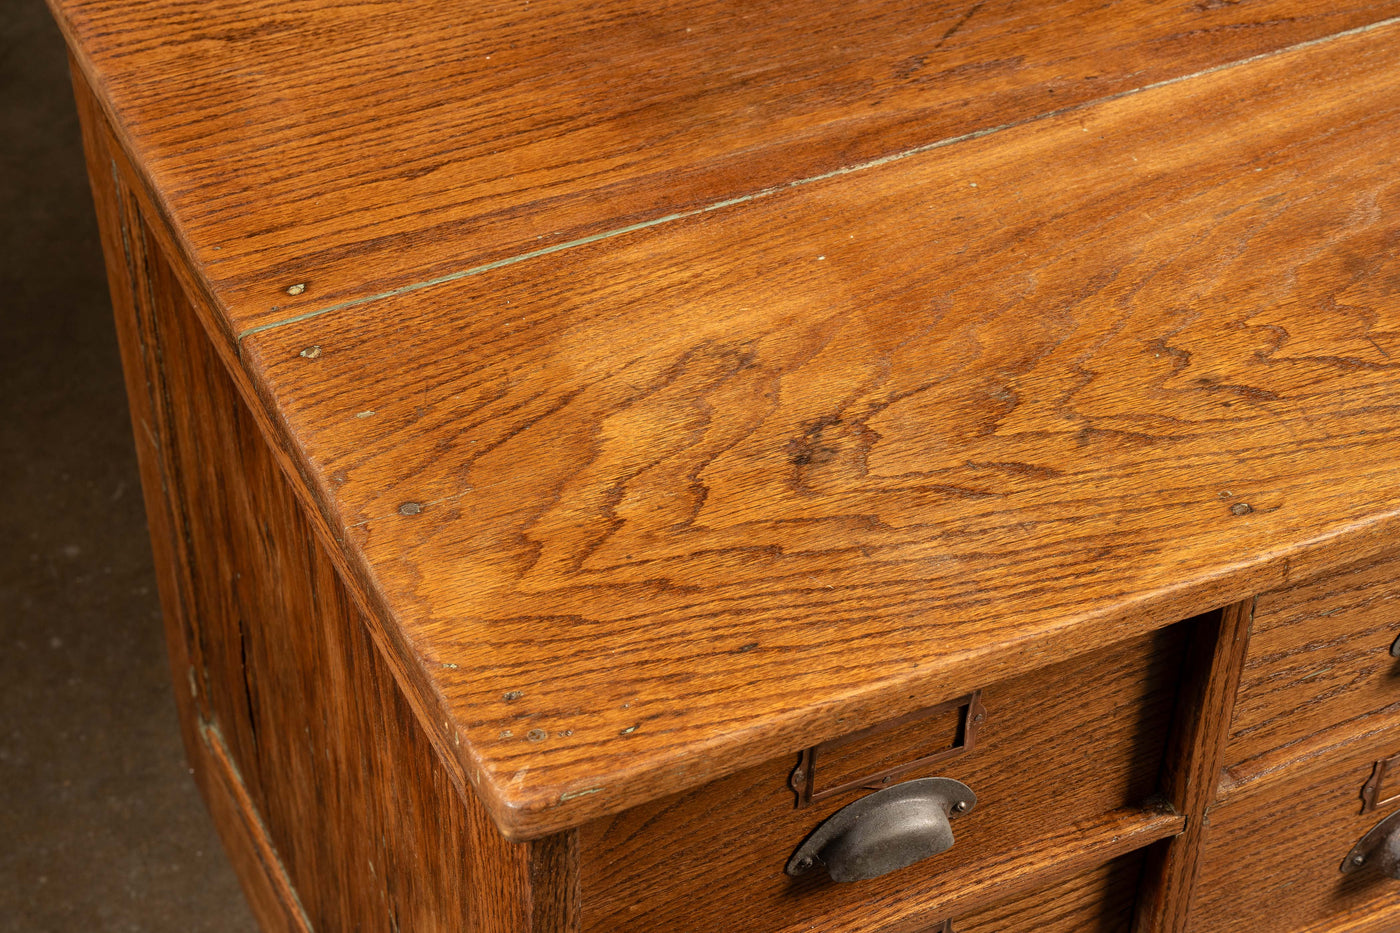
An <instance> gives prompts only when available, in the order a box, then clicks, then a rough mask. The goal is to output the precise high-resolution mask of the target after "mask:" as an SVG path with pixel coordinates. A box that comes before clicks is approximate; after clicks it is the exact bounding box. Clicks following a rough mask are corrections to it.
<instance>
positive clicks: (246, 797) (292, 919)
mask: <svg viewBox="0 0 1400 933" xmlns="http://www.w3.org/2000/svg"><path fill="white" fill-rule="evenodd" d="M199 737H200V739H201V741H202V746H203V748H202V751H203V757H204V759H205V761H206V763H207V765H208V768H209V771H210V773H211V774H212V775H213V778H214V780H213V781H211V782H210V784H209V785H208V788H207V790H206V794H219V795H222V796H223V797H225V798H226V801H225V802H226V803H227V804H228V805H229V806H230V807H231V808H232V809H233V811H234V812H235V813H236V815H237V817H238V820H239V824H240V828H241V829H242V830H243V833H244V835H245V836H246V839H247V841H248V843H249V844H250V847H251V849H252V851H251V852H247V853H238V854H239V855H240V856H241V857H239V858H236V859H235V860H236V861H237V862H238V863H239V864H240V865H242V866H244V869H245V870H243V871H240V872H239V873H238V874H239V880H240V881H241V882H242V884H243V886H244V888H245V889H246V888H247V887H249V886H250V885H253V884H261V885H263V886H265V888H266V889H268V890H270V891H271V892H272V893H273V895H274V896H275V897H276V901H277V903H278V905H279V906H280V907H281V908H282V910H281V912H280V914H279V915H278V916H277V917H263V916H259V917H258V922H259V923H261V924H263V925H264V926H268V927H270V928H273V929H284V928H285V929H289V930H294V931H296V933H312V926H311V918H309V917H308V916H307V915H306V908H304V907H303V906H302V903H301V898H299V897H297V892H296V888H295V887H293V886H292V880H291V878H290V877H289V876H288V875H287V869H286V866H284V865H283V864H282V859H281V858H280V857H279V856H278V855H277V849H276V848H275V847H274V846H273V844H272V837H271V836H270V835H269V834H268V831H267V827H266V826H265V825H264V824H263V821H262V817H261V816H260V815H259V814H258V809H257V806H256V805H255V804H254V803H253V798H252V796H251V795H250V794H249V793H248V788H247V785H245V784H244V782H243V776H242V775H241V774H239V773H238V766H237V765H235V764H234V763H233V758H232V756H231V755H230V754H229V751H228V746H227V745H225V744H224V739H223V736H222V735H221V734H220V733H219V728H218V727H217V726H215V725H214V724H213V723H210V722H207V721H204V720H201V721H200V723H199ZM214 803H215V802H214V801H210V805H211V809H215V807H214ZM221 828H223V827H221ZM221 838H222V839H223V840H224V842H225V845H227V844H228V843H229V842H230V839H231V837H230V834H229V833H228V832H224V833H222V834H221ZM248 856H252V858H249V857H248ZM249 866H251V867H253V868H255V869H256V873H255V874H254V875H252V876H251V877H250V875H249V872H248V871H247V868H248V867H249ZM249 902H250V903H252V904H258V903H260V902H265V901H261V899H259V898H253V897H250V898H249ZM274 923H275V926H273V924H274Z"/></svg>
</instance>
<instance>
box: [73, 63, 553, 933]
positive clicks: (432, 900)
mask: <svg viewBox="0 0 1400 933" xmlns="http://www.w3.org/2000/svg"><path fill="white" fill-rule="evenodd" d="M77 90H78V93H79V103H80V113H81V114H82V116H83V128H84V135H85V138H86V141H87V146H88V153H89V170H90V176H91V177H92V180H93V187H94V194H95V196H96V200H97V204H98V208H99V219H100V224H99V226H100V229H101V232H102V238H103V248H104V253H105V255H106V258H107V261H108V267H109V270H110V280H111V284H112V290H113V295H114V299H115V301H114V304H115V310H116V312H117V323H118V333H119V335H120V337H121V345H122V352H123V363H124V368H125V370H126V374H127V381H128V390H129V394H130V396H131V401H132V408H133V420H134V426H135V429H136V433H137V449H138V455H139V458H140V460H141V463H142V476H143V489H144V492H145V494H146V496H147V505H148V513H149V515H150V517H151V527H152V532H153V539H154V540H153V544H154V549H155V552H156V555H157V557H158V560H159V562H160V563H159V567H160V570H161V573H160V577H159V579H160V582H161V597H162V608H163V614H164V616H165V620H166V628H167V633H168V641H169V645H170V649H171V661H172V669H173V672H174V674H175V684H176V686H177V691H176V698H177V703H178V706H179V708H180V712H181V723H182V728H183V729H184V731H185V733H186V741H187V748H188V752H189V757H190V760H191V762H192V763H193V764H195V765H196V766H197V768H198V777H199V781H200V786H201V790H202V791H203V792H204V794H205V796H206V799H207V800H208V802H209V805H210V811H211V813H212V815H213V816H214V818H215V820H216V822H217V824H218V826H219V829H220V832H221V834H222V835H223V836H224V838H225V840H226V843H227V845H228V846H229V849H230V855H231V857H232V858H233V860H234V863H235V866H236V867H237V869H238V871H239V874H240V878H241V879H242V881H243V883H244V888H245V892H246V893H247V894H248V896H249V901H250V905H251V906H252V908H253V910H254V912H255V915H256V916H257V917H258V918H259V921H260V923H261V924H262V925H263V926H264V927H265V928H266V929H268V930H289V931H302V933H305V931H309V930H313V929H329V930H351V929H365V928H367V926H366V925H367V924H369V925H372V926H373V927H374V928H381V929H386V930H389V929H397V928H400V927H401V928H403V929H414V930H471V931H474V933H569V931H571V930H572V929H574V917H575V914H576V911H577V897H576V895H575V894H574V893H572V892H573V887H574V884H575V882H574V878H575V876H576V872H574V871H571V870H569V869H570V866H571V864H572V859H573V838H572V835H571V834H567V833H566V834H562V835H560V836H556V837H553V838H551V839H548V840H543V841H539V842H535V843H530V844H512V843H509V842H507V841H505V840H504V839H503V838H502V837H501V835H500V833H499V832H498V830H497V829H496V827H495V824H494V823H493V822H492V820H491V819H490V817H489V815H488V813H487V812H486V810H485V809H484V808H483V807H482V806H481V804H480V802H479V801H478V800H477V798H476V797H475V795H472V794H470V793H466V794H463V793H462V792H461V788H460V787H459V786H458V785H457V783H456V782H454V780H453V778H452V776H451V774H450V773H449V770H448V768H447V767H446V766H445V763H444V759H443V758H442V757H441V756H439V755H438V754H437V753H436V752H435V751H434V749H433V748H432V746H431V744H430V741H429V737H428V736H427V735H426V734H425V732H424V730H423V727H422V724H421V721H420V718H419V716H418V714H417V713H416V712H415V711H414V710H413V709H412V708H411V706H410V704H409V702H408V700H407V699H406V697H405V695H404V693H403V691H402V689H401V687H400V685H399V683H398V682H397V681H396V679H395V677H394V676H393V674H392V673H391V671H390V669H389V667H388V665H387V663H386V661H385V660H384V657H383V656H382V655H381V653H380V652H379V651H378V650H377V648H376V646H375V644H374V642H373V641H372V639H371V636H370V632H369V626H368V625H367V624H366V620H365V619H364V618H363V617H362V615H361V614H360V612H359V610H358V608H357V607H356V605H355V603H354V601H353V600H352V598H351V596H350V594H349V593H348V591H347V589H346V587H345V584H344V583H343V581H342V578H341V576H340V575H339V573H338V572H337V570H336V568H335V566H334V564H333V562H332V561H331V560H330V558H329V557H328V556H327V553H326V551H325V550H324V549H323V548H322V547H321V544H320V541H319V540H318V538H317V535H316V533H315V532H314V530H313V529H312V527H311V526H310V523H309V522H308V520H307V517H306V515H305V513H304V512H303V510H302V509H301V507H300V506H299V503H298V501H297V498H296V494H295V493H294V492H293V490H292V488H291V485H290V484H289V483H288V481H287V479H286V477H285V475H284V473H283V471H282V469H281V467H280V466H279V465H278V462H277V457H276V456H275V454H274V452H273V450H272V448H271V447H269V445H268V444H267V443H266V440H265V438H264V437H263V436H262V433H261V431H260V430H259V428H258V426H257V424H256V421H255V419H254V417H253V416H252V415H251V414H250V413H249V411H248V410H247V408H246V407H245V406H244V403H243V399H242V398H241V396H240V393H239V391H238V390H237V388H236V387H235V386H234V384H233V382H232V380H231V379H230V377H229V375H228V373H227V371H226V370H225V367H224V362H223V361H222V360H221V358H220V356H219V353H218V351H217V349H216V345H215V344H213V343H211V342H210V340H209V338H208V334H207V333H206V331H205V329H204V326H203V324H202V322H201V315H199V314H198V313H197V312H196V311H195V310H194V309H193V307H192V306H191V303H190V300H189V299H188V297H187V296H186V295H185V293H184V291H183V289H182V286H181V283H180V282H179V280H178V278H177V275H176V273H175V271H174V269H173V267H172V266H171V264H170V262H169V260H168V257H167V256H166V255H165V254H164V253H163V252H162V251H161V249H160V246H159V244H158V242H157V238H156V237H155V236H154V235H153V234H152V233H151V231H150V229H149V227H148V226H147V224H146V222H145V219H144V218H143V216H142V214H141V211H140V207H139V204H138V202H137V199H136V198H135V197H134V196H133V195H132V193H131V192H130V190H129V188H128V187H127V184H126V182H125V180H124V179H123V178H122V177H121V175H120V173H119V172H118V171H116V165H115V162H113V161H111V158H110V157H111V155H112V150H111V145H112V142H111V139H110V137H108V136H107V135H106V134H105V132H104V129H105V128H104V127H103V125H102V123H101V120H100V115H99V114H97V113H96V111H95V109H94V108H93V107H92V106H91V101H90V99H88V98H86V96H85V95H84V91H85V88H84V87H83V85H82V82H81V81H79V82H78V85H77ZM196 732H197V733H198V734H197V735H196V734H195V733H196ZM448 760H451V759H448Z"/></svg>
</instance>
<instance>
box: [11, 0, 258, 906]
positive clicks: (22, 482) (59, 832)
mask: <svg viewBox="0 0 1400 933" xmlns="http://www.w3.org/2000/svg"><path fill="white" fill-rule="evenodd" d="M0 328H3V329H2V330H0V400H3V401H0V931H7V933H8V931H24V933H29V931H45V933H49V931H69V930H75V931H77V930H81V931H93V933H98V931H108V930H149V931H181V933H185V931H219V933H223V931H249V930H253V929H254V925H253V921H252V919H251V916H250V915H249V913H248V909H247V907H246V905H245V904H244V901H243V898H242V895H241V893H240V892H239V889H238V883H237V881H236V880H235V878H234V877H233V874H232V871H231V870H230V868H229V867H228V863H227V860H226V859H225V858H224V855H223V853H222V851H221V850H220V849H219V844H218V839H217V838H216V837H215V835H214V830H213V825H212V823H211V822H210V820H209V817H208V815H207V814H206V813H205V811H204V807H203V804H202V802H201V801H200V799H199V795H198V793H197V791H196V790H195V787H194V784H193V782H192V781H191V780H190V777H189V773H188V771H187V769H186V767H185V763H184V753H183V750H182V748H181V746H180V738H179V734H178V732H177V727H176V722H175V707H174V703H173V701H172V699H171V695H170V687H169V677H168V673H167V667H166V661H165V654H164V645H163V643H162V640H161V628H160V609H159V606H158V604H157V600H156V593H155V582H154V577H153V574H152V570H151V555H150V548H149V546H148V544H147V541H146V528H145V518H144V513H143V509H142V504H141V490H140V487H139V484H138V480H137V474H136V463H135V454H134V451H133V447H132V443H131V436H130V424H129V422H128V420H127V413H126V401H125V396H124V394H123V389H122V383H121V371H120V368H119V363H118V359H117V349H116V341H115V338H114V336H113V333H112V325H111V320H110V309H109V306H108V303H107V295H106V280H105V278H104V275H103V272H102V258H101V254H100V251H99V247H98V242H97V230H96V226H95V224H94V222H93V219H92V202H91V200H90V198H89V195H88V192H87V181H86V178H85V177H84V174H83V161H82V152H81V149H80V143H79V138H78V128H77V121H76V117H75V115H74V112H73V103H72V99H71V96H70V90H69V86H68V77H67V64H66V61H65V59H64V52H63V43H62V40H61V39H60V38H59V35H58V32H57V30H56V29H55V27H54V26H53V24H52V23H51V21H50V20H49V16H48V12H47V10H46V9H45V8H44V6H43V4H42V2H40V0H0Z"/></svg>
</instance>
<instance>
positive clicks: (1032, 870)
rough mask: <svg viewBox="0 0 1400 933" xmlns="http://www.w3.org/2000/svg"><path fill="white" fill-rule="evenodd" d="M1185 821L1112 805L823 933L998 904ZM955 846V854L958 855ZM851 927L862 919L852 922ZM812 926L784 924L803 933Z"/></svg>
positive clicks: (1166, 835) (926, 919)
mask: <svg viewBox="0 0 1400 933" xmlns="http://www.w3.org/2000/svg"><path fill="white" fill-rule="evenodd" d="M1185 827H1186V818H1185V817H1184V816H1182V815H1181V814H1179V813H1176V812H1174V811H1173V810H1171V808H1169V807H1163V808H1147V809H1142V808H1136V807H1129V808H1124V809H1120V810H1111V811H1109V812H1108V813H1104V814H1101V815H1099V816H1097V817H1092V818H1088V819H1084V820H1078V821H1074V822H1070V823H1067V824H1066V825H1065V827H1064V829H1062V830H1061V831H1060V832H1058V833H1056V834H1054V835H1052V836H1049V837H1044V836H1042V837H1040V838H1038V839H1036V840H1034V841H1032V842H1028V843H1026V844H1025V845H1023V846H1019V847H1016V848H1012V849H1008V850H1006V851H1005V852H1004V853H1003V854H1002V855H1001V856H1000V857H998V858H995V859H983V860H981V861H979V862H978V863H977V864H975V865H959V866H956V867H950V868H949V869H948V870H946V871H944V872H942V873H940V874H939V875H938V890H937V891H935V892H916V891H914V890H911V891H910V892H909V896H908V897H902V898H900V899H899V900H898V902H897V904H896V906H895V908H894V910H893V911H881V912H880V913H879V915H878V917H874V918H870V917H868V916H867V915H866V914H865V913H864V912H862V913H860V914H858V915H855V916H851V915H847V916H845V917H844V918H843V920H844V922H843V921H842V920H838V921H835V922H834V923H833V924H832V925H831V926H829V927H826V926H824V927H823V931H824V933H858V931H863V930H866V929H870V927H869V926H867V925H866V924H869V923H874V924H876V925H878V926H879V928H880V929H885V928H886V927H889V928H892V929H893V928H897V929H910V928H915V927H916V926H917V925H918V924H934V925H935V928H936V924H938V923H940V922H943V921H946V920H948V919H949V918H951V919H952V920H954V921H955V922H956V920H957V918H958V917H960V916H965V915H967V914H971V913H975V912H977V911H979V910H985V909H987V908H989V907H994V906H996V905H997V904H1000V903H1004V902H1006V901H1010V900H1015V899H1016V898H1018V897H1023V896H1025V895H1027V894H1032V893H1034V892H1036V891H1039V890H1042V889H1044V888H1047V887H1050V886H1052V885H1055V884H1057V883H1059V882H1061V881H1064V880H1066V879H1069V878H1073V877H1075V876H1076V875H1080V874H1083V873H1084V872H1087V871H1092V870H1093V869H1095V868H1099V867H1101V866H1103V865H1105V864H1107V863H1108V862H1111V861H1113V860H1114V859H1116V858H1118V857H1120V856H1123V855H1129V854H1131V853H1133V852H1136V851H1138V850H1140V849H1144V848H1146V847H1148V846H1151V845H1153V844H1155V843H1158V842H1161V841H1162V840H1164V839H1170V838H1172V837H1173V836H1176V835H1179V834H1180V833H1181V832H1182V831H1183V830H1184V829H1185ZM956 851H957V850H956V847H955V848H954V849H953V850H952V852H954V853H955V852H956ZM851 924H856V926H852V925H851ZM807 929H808V925H807V924H805V923H804V924H800V925H798V926H795V927H786V928H780V930H781V933H803V931H806V930H807Z"/></svg>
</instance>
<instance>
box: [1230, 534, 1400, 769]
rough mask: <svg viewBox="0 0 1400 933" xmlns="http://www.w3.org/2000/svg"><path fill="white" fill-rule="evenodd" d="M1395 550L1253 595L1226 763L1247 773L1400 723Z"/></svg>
mask: <svg viewBox="0 0 1400 933" xmlns="http://www.w3.org/2000/svg"><path fill="white" fill-rule="evenodd" d="M1397 580H1400V555H1392V556H1387V557H1385V558H1383V559H1381V560H1376V561H1371V562H1368V563H1366V564H1362V565H1357V566H1352V567H1348V568H1344V569H1342V570H1338V571H1333V572H1332V573H1329V574H1326V575H1325V576H1322V577H1319V578H1316V579H1312V580H1307V581H1304V582H1302V583H1299V584H1296V585H1294V586H1290V587H1287V588H1284V589H1280V590H1275V591H1273V592H1271V593H1266V594H1264V595H1262V596H1260V597H1259V600H1258V603H1257V605H1256V607H1255V612H1254V624H1253V627H1252V632H1251V636H1250V644H1249V651H1248V655H1247V656H1246V660H1245V667H1244V672H1243V676H1242V678H1241V684H1240V692H1239V698H1238V701H1237V702H1236V705H1235V714H1234V720H1233V722H1232V723H1231V728H1230V743H1229V746H1228V749H1227V751H1226V766H1227V767H1228V768H1229V769H1230V772H1231V776H1232V777H1233V779H1234V780H1236V781H1248V780H1253V779H1256V778H1259V777H1262V776H1264V775H1267V774H1269V773H1270V772H1272V771H1275V770H1277V769H1278V768H1280V767H1284V766H1285V765H1286V764H1287V763H1288V762H1289V761H1292V760H1294V759H1297V758H1303V757H1308V756H1310V755H1313V754H1316V753H1317V752H1318V751H1319V750H1320V749H1324V748H1326V747H1327V746H1329V745H1333V744H1336V743H1337V742H1339V741H1343V740H1345V739H1346V738H1347V737H1349V736H1351V735H1353V734H1356V733H1359V732H1370V731H1374V730H1377V729H1381V728H1385V727H1387V726H1390V725H1395V724H1400V661H1397V660H1396V659H1395V658H1393V657H1391V654H1390V646H1391V644H1392V643H1393V642H1394V641H1395V639H1396V636H1397V635H1400V584H1397Z"/></svg>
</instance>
